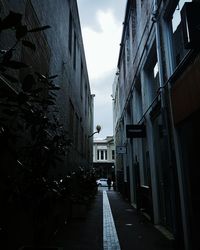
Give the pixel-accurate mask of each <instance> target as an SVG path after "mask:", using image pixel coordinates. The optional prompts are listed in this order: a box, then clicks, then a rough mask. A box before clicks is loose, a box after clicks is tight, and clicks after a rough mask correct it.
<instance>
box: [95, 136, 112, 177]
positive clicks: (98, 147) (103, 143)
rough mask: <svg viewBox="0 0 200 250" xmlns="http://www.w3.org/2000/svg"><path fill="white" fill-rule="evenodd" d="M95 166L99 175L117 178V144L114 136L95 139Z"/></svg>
mask: <svg viewBox="0 0 200 250" xmlns="http://www.w3.org/2000/svg"><path fill="white" fill-rule="evenodd" d="M93 167H94V169H95V170H96V175H97V177H99V178H101V177H104V178H108V177H112V179H113V180H114V179H115V146H114V139H113V136H107V137H106V138H105V139H104V140H103V139H99V140H98V139H94V141H93Z"/></svg>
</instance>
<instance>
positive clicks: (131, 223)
mask: <svg viewBox="0 0 200 250" xmlns="http://www.w3.org/2000/svg"><path fill="white" fill-rule="evenodd" d="M173 244H174V241H173V240H172V239H171V238H170V235H167V234H166V235H164V234H163V233H161V232H160V231H159V230H158V229H156V228H155V226H154V225H153V224H152V223H151V222H149V221H148V219H147V218H146V217H145V216H143V215H141V214H140V215H139V214H137V211H136V210H135V209H134V208H133V207H132V206H131V205H130V204H129V203H127V202H126V201H124V199H123V198H122V196H121V195H120V194H119V193H118V192H116V191H113V190H110V191H108V190H107V188H106V187H104V188H99V190H98V193H97V195H96V197H95V199H94V201H93V203H92V204H91V207H90V208H89V210H88V211H87V214H86V216H84V217H82V218H81V217H77V218H74V219H72V220H71V221H70V222H69V224H66V225H65V226H64V228H63V229H62V230H60V232H59V233H58V234H57V236H56V237H55V239H54V240H52V242H51V245H53V247H54V248H55V250H57V249H58V250H67V249H70V250H94V249H95V250H133V249H135V250H172V249H173ZM54 248H52V249H54ZM49 249H51V248H49Z"/></svg>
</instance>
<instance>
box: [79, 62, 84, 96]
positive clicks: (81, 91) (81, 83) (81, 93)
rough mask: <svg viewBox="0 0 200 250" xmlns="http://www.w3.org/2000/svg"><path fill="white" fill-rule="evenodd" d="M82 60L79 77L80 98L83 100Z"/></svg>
mask: <svg viewBox="0 0 200 250" xmlns="http://www.w3.org/2000/svg"><path fill="white" fill-rule="evenodd" d="M83 82H84V79H83V62H82V60H81V77H80V96H81V100H83Z"/></svg>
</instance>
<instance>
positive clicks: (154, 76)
mask: <svg viewBox="0 0 200 250" xmlns="http://www.w3.org/2000/svg"><path fill="white" fill-rule="evenodd" d="M144 72H145V84H146V86H145V93H146V96H148V101H147V102H148V104H149V105H150V104H151V103H152V101H153V99H154V98H155V97H156V95H157V90H158V88H159V71H158V60H157V54H156V44H155V42H154V44H153V46H152V48H151V49H150V51H149V54H148V59H147V62H146V64H145V68H144Z"/></svg>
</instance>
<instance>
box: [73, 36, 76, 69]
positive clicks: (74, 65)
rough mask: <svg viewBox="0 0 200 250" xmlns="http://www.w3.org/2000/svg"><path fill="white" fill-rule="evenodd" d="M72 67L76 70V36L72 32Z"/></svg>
mask: <svg viewBox="0 0 200 250" xmlns="http://www.w3.org/2000/svg"><path fill="white" fill-rule="evenodd" d="M73 67H74V69H76V34H75V31H74V54H73Z"/></svg>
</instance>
